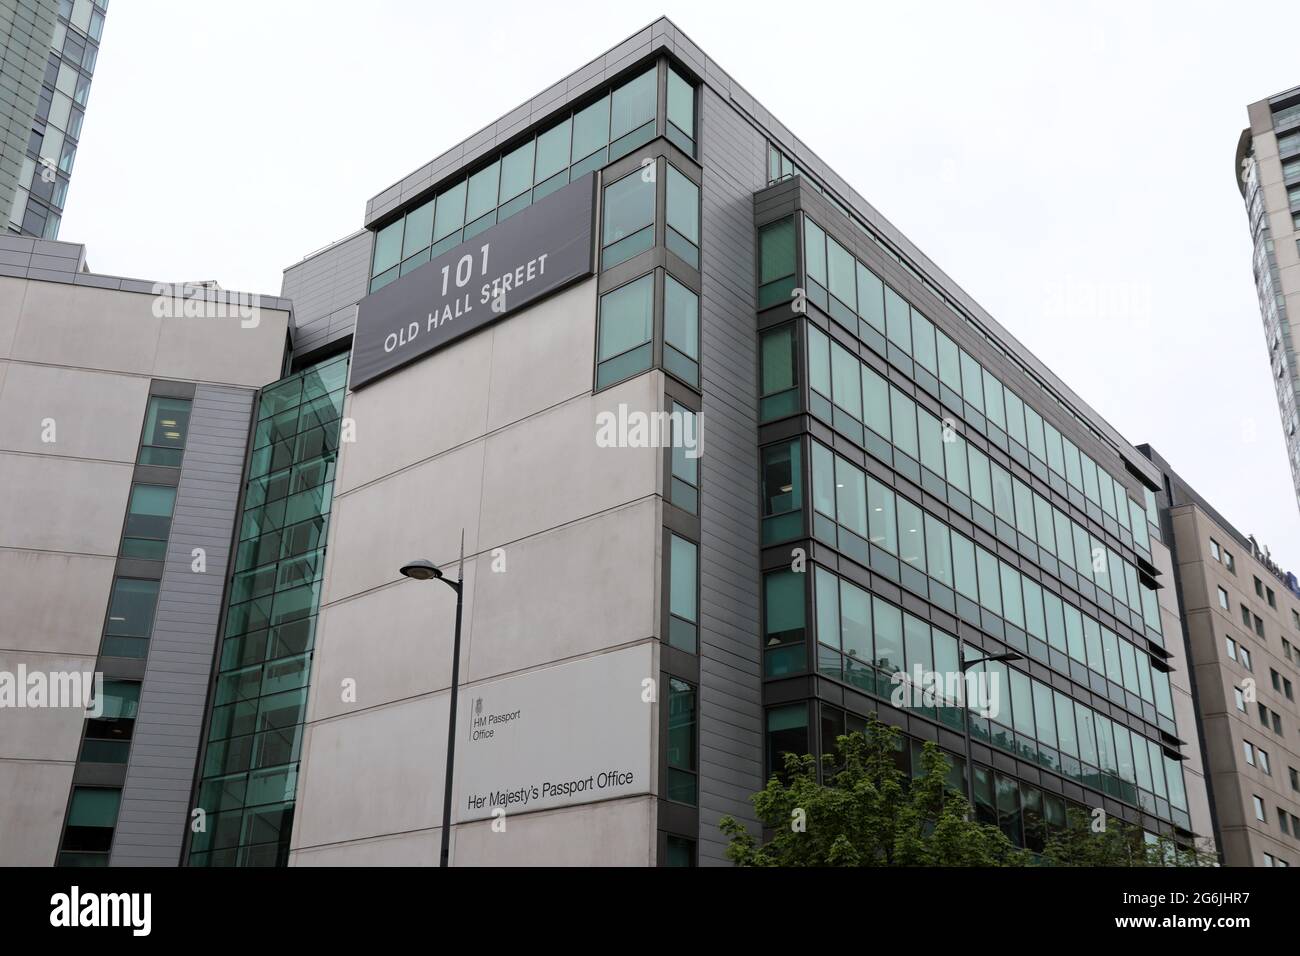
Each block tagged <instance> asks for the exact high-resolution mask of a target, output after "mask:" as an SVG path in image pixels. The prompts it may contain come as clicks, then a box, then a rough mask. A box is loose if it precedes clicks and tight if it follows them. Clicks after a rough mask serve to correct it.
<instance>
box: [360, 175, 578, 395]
mask: <svg viewBox="0 0 1300 956" xmlns="http://www.w3.org/2000/svg"><path fill="white" fill-rule="evenodd" d="M595 180H596V177H595V173H588V174H587V175H586V176H583V177H582V178H581V179H579V180H578V181H576V182H572V183H569V185H567V186H565V187H564V188H563V189H560V190H557V191H556V192H553V193H551V195H549V196H546V197H545V198H543V199H540V200H538V201H537V202H535V203H533V205H531V206H529V207H528V208H527V209H525V210H523V211H522V212H519V213H516V214H515V215H513V216H511V217H510V218H509V219H507V220H506V221H505V222H501V223H497V224H496V225H495V226H492V227H490V228H488V229H486V230H484V231H483V232H481V233H479V234H478V235H477V236H475V237H474V238H473V239H470V240H469V241H468V242H463V243H461V244H460V245H459V246H457V247H456V248H455V249H452V250H451V251H449V252H445V253H443V254H442V255H440V256H438V258H436V259H434V260H433V261H431V262H428V263H426V264H425V265H422V266H420V267H419V268H418V269H416V270H415V271H414V272H411V273H408V274H407V275H404V276H402V277H401V278H400V279H398V280H396V281H395V282H391V283H389V284H388V285H386V286H384V287H383V288H382V289H380V290H378V291H377V292H374V293H372V294H371V295H368V296H366V297H365V298H364V299H362V300H361V301H360V302H359V303H358V304H357V325H356V331H355V333H354V334H353V339H352V378H351V383H350V384H351V387H352V388H354V389H356V388H361V387H362V386H363V385H367V384H369V383H370V382H373V381H374V380H375V379H377V378H380V377H381V376H383V375H387V374H388V373H389V372H392V371H394V370H395V369H398V368H401V367H402V366H403V365H406V364H408V363H410V362H413V361H415V360H416V359H419V358H423V357H424V356H426V355H428V354H429V353H430V352H432V351H434V350H435V349H439V348H441V347H442V346H444V345H447V344H448V343H450V342H454V341H455V340H456V339H458V338H461V337H462V336H465V335H469V334H470V333H471V332H476V331H478V330H479V329H481V328H483V327H484V326H487V325H489V324H491V323H493V322H496V321H498V320H499V319H503V318H505V317H506V316H508V315H510V314H511V313H512V312H515V311H518V310H519V309H522V308H523V307H524V306H527V305H529V304H531V303H533V302H536V301H537V300H538V299H540V298H542V297H543V296H546V295H550V294H551V293H552V292H555V291H557V290H558V289H560V288H562V287H564V286H566V285H568V284H569V283H571V282H573V281H575V280H577V279H580V278H582V277H584V276H589V275H591V273H592V271H593V256H594V248H593V245H592V232H593V230H594V222H593V213H594V210H595V191H596V181H595Z"/></svg>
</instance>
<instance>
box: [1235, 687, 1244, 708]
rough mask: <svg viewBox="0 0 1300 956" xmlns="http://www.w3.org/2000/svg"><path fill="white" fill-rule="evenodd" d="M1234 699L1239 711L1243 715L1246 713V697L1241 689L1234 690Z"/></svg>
mask: <svg viewBox="0 0 1300 956" xmlns="http://www.w3.org/2000/svg"><path fill="white" fill-rule="evenodd" d="M1232 699H1233V701H1235V702H1236V704H1237V709H1238V710H1239V711H1241V712H1242V713H1243V714H1244V713H1245V712H1246V695H1245V694H1243V693H1242V691H1241V688H1240V687H1234V688H1233V689H1232Z"/></svg>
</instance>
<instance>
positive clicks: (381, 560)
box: [290, 279, 663, 866]
mask: <svg viewBox="0 0 1300 956" xmlns="http://www.w3.org/2000/svg"><path fill="white" fill-rule="evenodd" d="M595 290H596V283H595V280H594V279H593V280H587V281H586V282H584V283H581V284H579V285H577V286H574V287H572V288H570V289H568V290H566V291H564V292H562V293H560V294H558V295H556V296H554V297H552V298H550V299H548V300H546V301H544V302H542V303H540V304H538V305H536V306H534V307H532V308H530V309H528V310H526V311H524V312H522V313H519V314H516V315H513V316H511V317H509V318H508V319H506V320H504V321H502V322H500V323H497V324H496V325H494V326H491V327H490V328H487V329H484V330H482V331H481V332H478V333H477V334H474V335H472V336H470V337H469V338H467V339H464V340H462V341H460V342H457V343H456V344H455V345H453V346H450V347H448V348H446V349H443V350H441V351H438V352H435V353H433V354H432V355H430V356H428V357H427V358H424V359H422V360H421V361H418V362H416V363H414V364H413V365H410V366H408V367H407V368H405V369H402V370H400V371H398V372H396V373H394V374H392V375H390V376H388V377H386V378H384V379H381V380H379V381H377V382H374V383H372V384H371V385H369V386H367V387H366V388H364V389H361V390H359V391H357V392H353V393H350V394H349V396H348V399H347V406H346V408H345V411H344V414H345V416H348V417H350V418H352V419H353V420H354V421H355V424H356V441H355V442H353V443H345V444H344V445H343V447H342V452H341V455H340V462H339V472H338V479H337V484H336V488H335V496H334V506H333V512H332V516H331V519H330V538H329V545H328V558H327V563H326V569H325V580H324V585H323V592H322V598H321V611H320V616H319V618H318V621H317V634H316V651H315V655H314V659H313V664H312V678H311V698H310V703H309V705H308V723H307V728H306V732H305V736H304V743H303V759H302V767H301V771H300V777H299V783H298V798H297V799H298V803H297V811H296V814H295V819H294V833H293V841H292V850H291V860H290V862H291V864H293V865H316V864H325V865H338V864H354V863H355V864H362V863H383V864H403V863H421V864H435V863H436V862H437V855H438V843H439V840H440V838H441V835H440V821H441V813H442V795H443V780H444V778H443V770H444V760H445V755H446V745H445V737H446V726H447V700H448V690H449V687H450V683H451V660H450V658H451V640H452V625H453V621H454V610H455V595H454V594H453V592H452V591H451V590H450V589H449V588H446V587H444V586H442V585H440V584H437V583H436V582H417V581H410V580H407V579H404V578H402V577H401V576H400V575H399V573H398V568H399V567H400V566H401V565H402V564H404V563H405V562H406V561H408V560H410V559H412V558H416V557H427V558H429V559H430V560H432V561H433V562H434V563H436V564H438V565H440V566H442V567H444V568H446V569H448V570H450V566H451V565H453V564H454V561H455V559H456V556H457V552H458V549H459V546H460V534H461V531H462V529H463V531H464V534H465V553H466V555H467V557H466V564H465V606H464V624H463V640H462V649H461V680H462V682H463V683H467V684H468V685H469V686H468V687H464V686H463V687H462V694H465V695H472V694H473V691H474V686H475V685H476V684H479V683H482V682H486V681H489V680H492V679H495V678H500V677H502V676H504V675H521V674H528V673H532V672H534V671H535V670H537V669H539V668H543V667H545V666H547V665H553V664H556V663H557V662H561V661H563V662H575V661H580V660H587V659H590V658H592V657H593V656H595V655H599V654H602V653H605V652H608V651H609V650H610V649H613V648H621V647H630V646H636V645H641V646H645V645H647V644H649V645H653V643H654V641H655V635H656V634H657V627H658V620H657V616H658V607H659V600H658V597H659V594H658V586H659V584H658V568H659V561H660V552H659V548H660V544H659V541H660V527H661V524H662V519H661V516H660V507H661V506H660V504H659V498H658V495H660V494H661V493H662V489H661V487H660V484H661V480H662V479H661V472H662V468H661V466H662V454H663V452H662V451H661V450H657V449H648V448H647V449H616V448H600V447H598V446H597V445H596V441H595V435H596V415H597V414H598V413H599V412H600V411H602V410H614V409H617V407H618V405H619V404H620V403H626V404H627V405H628V406H629V407H631V408H634V409H658V408H661V407H662V394H663V382H662V377H661V375H660V373H657V372H651V373H648V374H646V375H642V376H639V377H637V378H635V379H632V380H631V381H628V382H626V383H624V384H622V385H619V386H616V387H614V388H612V389H608V390H606V391H604V392H602V393H601V394H599V395H592V376H593V355H594V350H595V340H594V336H595V325H596V297H595ZM452 576H453V577H454V572H453V573H452ZM646 676H647V677H649V676H653V675H651V674H647V675H646ZM349 680H351V681H354V682H355V688H356V693H355V699H345V695H344V693H343V690H344V688H345V686H346V685H345V682H346V681H349ZM579 690H580V689H579V688H575V692H577V691H579ZM463 701H464V698H463V697H462V702H463ZM556 706H558V707H563V706H564V702H563V701H557V702H556ZM461 729H463V728H458V730H461ZM656 743H657V742H656V740H655V735H654V733H653V731H651V732H649V733H647V734H645V736H644V740H642V741H641V742H640V743H639V744H638V746H640V747H644V748H645V754H646V756H647V759H649V758H651V757H652V755H653V754H655V753H656V752H657V751H656V750H655V747H656ZM557 744H558V745H559V746H563V741H559V742H557ZM653 763H654V761H653V760H652V759H651V765H652V766H653ZM508 769H509V768H503V770H508ZM358 780H364V781H365V782H366V783H365V786H364V787H363V788H358V787H357V786H356V781H358ZM503 783H504V781H503ZM592 827H594V828H595V831H593V830H592V829H591V828H592ZM456 830H457V832H456V833H455V834H454V835H453V854H452V862H453V863H454V864H455V865H461V866H465V865H484V864H489V863H511V864H517V865H518V864H542V863H556V862H560V861H564V862H575V863H578V862H581V863H605V864H634V863H635V864H643V865H644V864H647V863H651V862H653V859H654V801H653V798H651V797H648V796H638V797H627V798H623V799H618V800H612V801H603V802H592V803H589V804H582V805H579V806H570V807H567V808H562V809H558V810H546V811H537V812H534V813H528V812H526V811H514V812H512V813H511V815H510V823H509V827H508V829H507V830H506V832H505V833H497V832H494V831H493V830H492V829H491V826H490V822H489V823H488V824H484V823H481V822H480V823H467V824H464V825H461V826H458V827H457V828H456ZM593 832H599V833H602V834H604V835H605V836H604V837H603V838H602V839H601V840H599V841H594V840H593V839H592V833H593ZM578 833H581V834H583V836H582V837H580V838H579V837H577V836H575V834H578Z"/></svg>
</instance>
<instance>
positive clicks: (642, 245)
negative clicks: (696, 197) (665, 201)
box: [600, 170, 655, 269]
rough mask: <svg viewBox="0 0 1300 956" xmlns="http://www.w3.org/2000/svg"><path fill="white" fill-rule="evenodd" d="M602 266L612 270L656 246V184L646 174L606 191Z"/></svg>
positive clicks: (626, 179)
mask: <svg viewBox="0 0 1300 956" xmlns="http://www.w3.org/2000/svg"><path fill="white" fill-rule="evenodd" d="M603 214H604V218H605V224H604V228H603V230H602V232H601V243H600V244H601V254H600V263H601V268H602V269H610V268H613V267H614V266H616V265H618V264H619V263H620V262H626V261H627V260H628V259H631V258H632V257H633V256H635V255H638V254H639V253H642V252H645V251H646V250H647V249H649V248H650V247H651V246H653V245H654V243H655V181H654V178H653V177H651V178H647V177H646V176H645V174H644V171H643V170H638V171H636V172H634V173H632V174H630V175H628V176H624V177H623V178H622V179H620V180H618V181H617V182H614V183H611V184H610V185H608V186H606V187H605V201H604V203H603Z"/></svg>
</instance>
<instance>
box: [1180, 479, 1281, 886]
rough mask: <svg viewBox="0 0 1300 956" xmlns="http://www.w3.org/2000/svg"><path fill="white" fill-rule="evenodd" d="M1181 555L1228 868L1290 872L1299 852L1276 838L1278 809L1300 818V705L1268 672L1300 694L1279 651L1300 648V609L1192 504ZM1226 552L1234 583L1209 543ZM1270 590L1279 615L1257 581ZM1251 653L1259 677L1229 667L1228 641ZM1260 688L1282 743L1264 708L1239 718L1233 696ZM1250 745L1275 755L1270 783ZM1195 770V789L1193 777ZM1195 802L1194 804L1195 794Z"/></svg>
mask: <svg viewBox="0 0 1300 956" xmlns="http://www.w3.org/2000/svg"><path fill="white" fill-rule="evenodd" d="M1170 518H1171V520H1172V523H1173V527H1174V545H1175V549H1176V551H1177V553H1178V560H1179V568H1178V570H1179V574H1180V575H1181V581H1182V592H1183V603H1184V613H1185V614H1186V617H1187V627H1188V641H1189V644H1190V646H1191V651H1190V653H1191V657H1192V661H1191V665H1192V668H1193V672H1194V676H1195V679H1196V689H1197V701H1196V703H1197V705H1198V708H1199V714H1200V720H1201V727H1202V733H1203V736H1204V742H1205V749H1206V759H1207V763H1208V773H1207V777H1208V780H1209V783H1210V786H1211V788H1212V791H1213V797H1214V803H1215V813H1216V817H1217V822H1218V830H1219V835H1220V848H1221V850H1222V851H1223V856H1224V862H1225V863H1226V864H1227V865H1228V866H1262V865H1263V854H1264V853H1269V854H1272V855H1273V856H1274V857H1275V858H1278V859H1281V860H1285V861H1286V862H1287V863H1289V864H1290V865H1292V866H1297V865H1300V843H1298V842H1297V838H1296V837H1295V836H1293V835H1290V834H1283V833H1281V832H1280V831H1279V829H1278V823H1277V810H1276V808H1277V807H1281V808H1283V809H1284V810H1286V811H1287V812H1288V814H1291V815H1294V816H1296V817H1297V818H1300V794H1297V793H1296V792H1295V791H1294V790H1292V789H1291V784H1290V776H1289V770H1290V768H1292V767H1294V768H1296V769H1297V770H1300V747H1298V746H1297V744H1296V742H1295V740H1294V738H1293V737H1292V736H1291V735H1292V734H1294V733H1295V728H1296V726H1298V725H1300V707H1297V703H1296V701H1294V700H1288V699H1287V698H1286V696H1285V695H1284V694H1282V693H1279V692H1277V691H1275V690H1274V689H1273V684H1272V679H1271V676H1270V671H1277V672H1278V673H1279V675H1281V676H1282V677H1285V678H1287V679H1289V680H1290V681H1291V683H1292V686H1293V687H1294V688H1300V666H1297V663H1296V661H1295V657H1296V654H1297V652H1295V651H1293V652H1292V659H1291V660H1286V659H1284V657H1283V655H1282V653H1281V642H1282V641H1283V640H1287V641H1288V642H1290V643H1291V644H1292V645H1293V646H1300V630H1297V628H1296V626H1295V624H1294V622H1293V621H1292V618H1291V610H1292V609H1293V608H1295V609H1300V600H1297V599H1296V598H1295V596H1294V595H1292V594H1291V593H1290V592H1289V591H1287V590H1286V588H1285V586H1284V585H1283V584H1282V583H1281V582H1280V581H1278V580H1277V579H1276V578H1274V577H1273V576H1272V574H1271V573H1270V572H1269V571H1268V569H1267V568H1265V567H1264V566H1263V565H1261V564H1260V563H1259V562H1257V561H1255V560H1254V558H1253V557H1252V556H1251V555H1250V553H1249V552H1248V551H1245V550H1243V549H1242V548H1241V547H1240V546H1239V544H1238V542H1237V541H1236V536H1235V534H1234V533H1233V532H1231V531H1228V530H1226V529H1224V528H1222V527H1220V526H1219V525H1217V524H1216V523H1215V522H1214V521H1212V520H1211V519H1210V518H1209V516H1208V515H1207V514H1206V513H1205V512H1204V511H1202V510H1201V509H1200V508H1198V507H1196V506H1195V505H1190V504H1184V505H1180V506H1178V507H1175V508H1173V509H1171V511H1170ZM1211 539H1213V540H1214V541H1216V542H1217V543H1218V544H1219V546H1220V549H1221V551H1222V550H1227V551H1229V552H1230V553H1231V554H1232V556H1233V559H1234V563H1235V566H1236V573H1235V574H1234V573H1232V572H1230V571H1229V570H1228V568H1227V566H1226V565H1225V564H1224V562H1223V561H1222V560H1215V559H1214V557H1213V556H1212V554H1211V551H1210V541H1211ZM1256 577H1258V578H1259V579H1260V580H1261V582H1263V584H1264V585H1265V586H1267V587H1269V588H1272V590H1273V592H1274V595H1275V603H1276V604H1277V607H1276V608H1272V607H1269V605H1268V602H1267V600H1266V599H1263V598H1260V597H1258V596H1257V595H1256V594H1255V585H1254V579H1255V578H1256ZM1220 587H1222V588H1223V589H1224V590H1225V591H1227V592H1228V608H1227V609H1226V610H1224V609H1223V608H1221V607H1220V606H1219V597H1218V589H1219V588H1220ZM1243 605H1245V606H1246V607H1247V608H1248V609H1249V611H1250V613H1251V615H1252V626H1251V627H1250V628H1247V627H1245V626H1243V624H1242V619H1241V607H1242V606H1243ZM1255 615H1258V616H1259V617H1260V618H1261V619H1262V620H1263V621H1264V637H1263V638H1262V639H1261V638H1260V637H1259V636H1258V635H1257V634H1256V633H1255V631H1254V629H1253V620H1254V616H1255ZM1228 638H1231V639H1232V640H1233V641H1234V642H1235V643H1236V644H1237V646H1238V647H1239V648H1245V649H1246V650H1248V651H1249V652H1250V657H1251V665H1252V667H1251V669H1250V670H1247V669H1246V668H1245V667H1244V666H1243V665H1242V663H1241V661H1240V654H1238V660H1236V661H1233V660H1231V659H1230V658H1229V657H1228V653H1227V639H1228ZM1252 680H1253V681H1254V687H1255V695H1256V696H1257V698H1258V702H1259V703H1263V704H1264V705H1265V706H1266V707H1268V708H1269V710H1270V711H1273V712H1276V713H1278V714H1279V715H1280V716H1281V718H1282V729H1283V731H1284V735H1283V736H1280V737H1279V736H1278V735H1277V734H1275V733H1274V732H1273V730H1272V728H1271V718H1270V726H1268V727H1266V726H1264V725H1262V724H1261V723H1260V721H1259V716H1258V705H1257V702H1255V701H1247V703H1246V711H1245V712H1244V713H1243V712H1242V711H1240V710H1238V709H1237V706H1236V701H1235V696H1234V694H1233V690H1234V688H1241V689H1243V690H1244V689H1245V688H1247V686H1248V683H1247V682H1248V681H1252ZM1178 729H1179V733H1180V735H1182V736H1184V737H1186V736H1187V733H1186V731H1185V725H1184V718H1183V714H1182V713H1181V711H1180V713H1179V715H1178ZM1243 741H1248V742H1250V744H1251V745H1252V746H1254V747H1256V748H1262V749H1263V750H1264V751H1265V752H1267V753H1268V757H1269V764H1270V769H1271V773H1268V774H1266V773H1264V772H1263V770H1262V769H1261V767H1260V766H1259V761H1258V759H1257V760H1256V766H1254V767H1252V766H1250V765H1249V764H1247V763H1246V761H1245V757H1244V747H1243ZM1190 763H1191V762H1190V761H1189V762H1188V766H1187V771H1188V773H1187V776H1188V778H1189V779H1190V778H1191V775H1192V767H1191V766H1190ZM1255 795H1258V796H1259V797H1261V798H1262V799H1263V801H1264V804H1265V807H1266V815H1267V819H1266V820H1264V821H1259V820H1257V819H1256V817H1255V808H1254V801H1253V799H1252V798H1253V797H1254V796H1255ZM1189 796H1190V794H1189Z"/></svg>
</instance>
